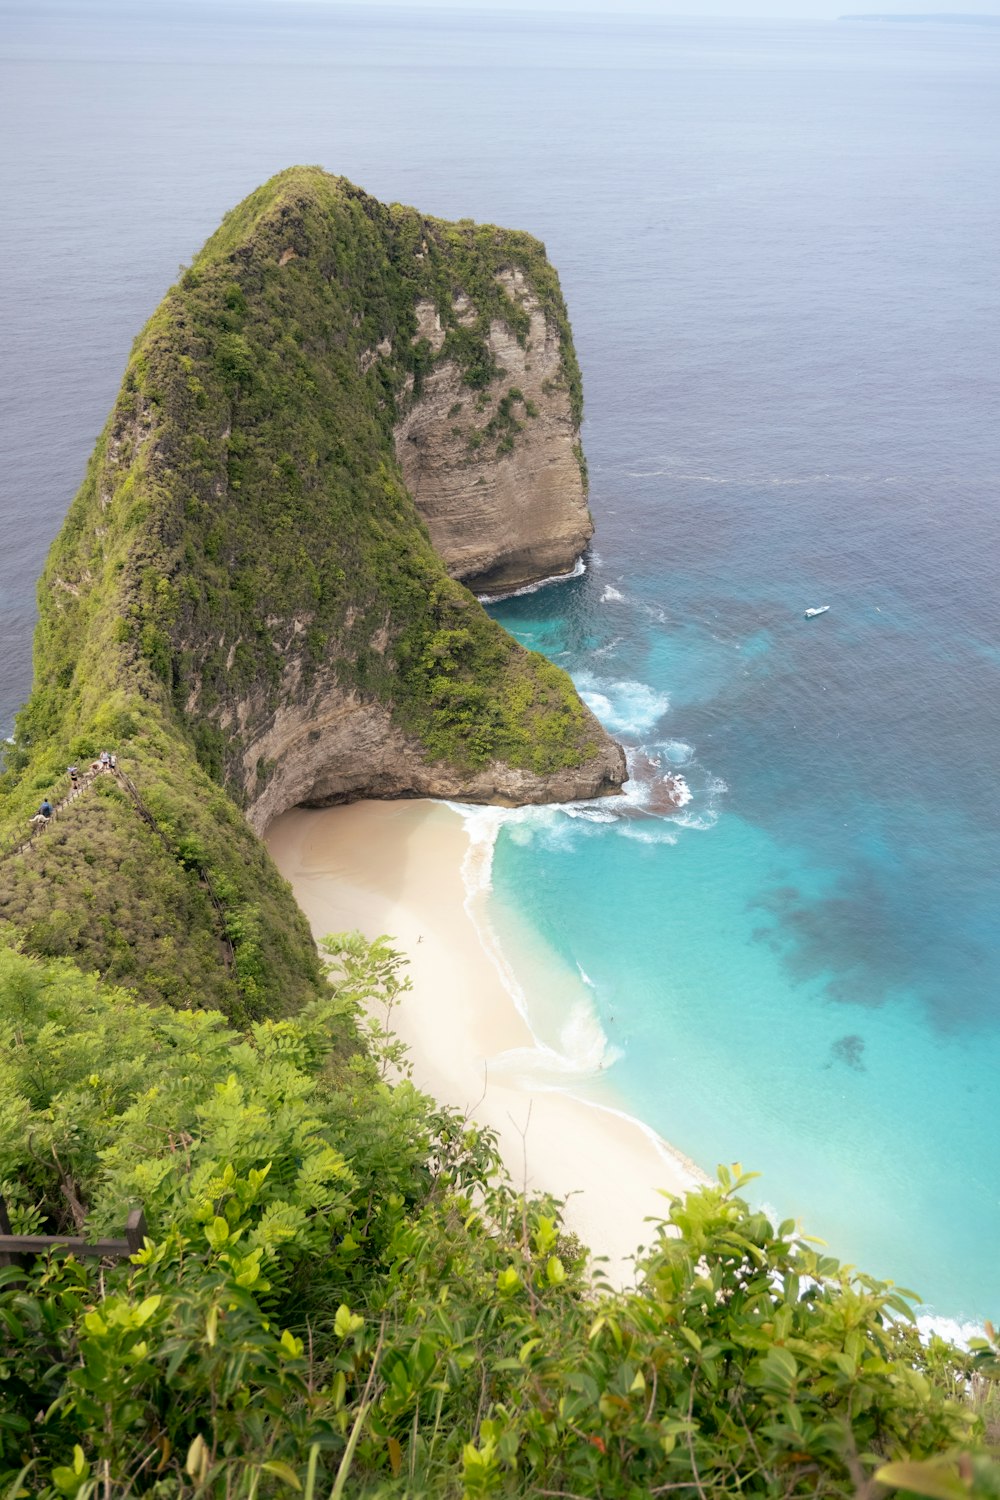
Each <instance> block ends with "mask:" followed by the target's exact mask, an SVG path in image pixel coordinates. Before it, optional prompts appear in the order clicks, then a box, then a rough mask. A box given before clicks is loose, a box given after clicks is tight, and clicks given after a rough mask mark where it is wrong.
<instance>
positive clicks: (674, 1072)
mask: <svg viewBox="0 0 1000 1500" xmlns="http://www.w3.org/2000/svg"><path fill="white" fill-rule="evenodd" d="M776 530H780V532H781V533H782V534H784V533H787V523H785V524H783V525H782V526H781V527H780V528H778V527H777V526H776ZM754 546H755V547H757V548H760V549H763V551H762V556H763V554H764V553H769V554H770V557H771V558H772V560H774V559H775V553H776V550H777V549H778V548H779V546H780V537H779V536H772V537H771V538H770V539H769V540H765V539H764V538H762V537H760V536H759V535H758V537H757V538H756V541H755V543H754ZM745 563H746V553H745V552H742V553H741V554H740V555H739V556H738V557H736V556H734V559H733V567H734V570H736V571H738V573H739V576H740V578H742V579H743V587H742V589H741V590H740V591H741V592H742V593H744V594H746V592H747V590H746V573H745ZM609 565H610V558H601V557H599V558H598V560H597V562H596V564H595V566H594V567H593V569H592V571H591V573H590V574H589V575H588V576H587V577H586V578H584V579H581V580H579V581H574V582H570V583H566V584H562V585H560V586H558V587H556V588H552V589H549V590H546V591H543V592H540V593H537V594H534V595H530V596H526V597H522V598H520V599H516V600H511V601H509V602H507V603H505V604H502V605H500V606H497V607H495V608H494V613H495V614H496V615H497V616H498V617H499V618H500V619H502V620H503V622H504V624H505V625H506V626H507V627H508V628H509V629H511V630H512V631H513V632H514V633H515V634H516V635H517V636H518V637H519V638H520V639H521V640H522V641H524V643H525V644H528V645H531V646H533V647H535V648H536V649H544V650H545V651H546V653H547V654H549V655H551V656H553V657H554V658H555V659H556V660H558V661H560V662H561V663H562V664H563V665H564V666H566V667H568V669H569V670H570V671H571V672H572V673H573V675H574V676H575V678H576V681H577V683H578V684H579V686H580V687H581V690H582V691H583V692H584V694H585V696H587V697H588V698H589V700H590V702H591V704H592V706H593V707H594V708H595V709H596V711H597V712H598V713H599V715H600V717H601V718H602V719H603V721H604V722H605V723H606V724H607V725H608V727H609V728H610V729H612V730H613V731H614V732H615V733H617V734H619V735H620V736H621V737H622V738H623V740H624V741H625V742H626V744H630V745H633V746H636V747H641V749H642V750H643V751H644V752H645V753H646V754H648V755H651V756H652V757H654V758H656V759H658V760H659V762H660V764H661V766H662V768H663V770H664V771H666V770H668V769H670V768H671V767H679V768H680V769H681V770H682V773H683V774H684V776H685V778H686V780H687V782H688V784H689V786H690V789H691V791H692V793H693V796H692V800H691V802H690V803H689V804H688V805H687V806H686V807H684V808H683V809H682V810H681V812H679V813H678V814H677V815H675V816H668V817H662V816H661V817H655V816H651V815H649V814H643V813H642V812H641V811H640V810H638V809H637V808H636V807H635V806H630V805H626V806H625V808H623V809H621V810H615V809H614V808H613V804H611V803H602V804H600V805H598V806H596V807H594V808H593V809H592V810H591V814H590V815H589V816H586V815H584V816H581V815H580V810H575V811H574V813H573V815H570V814H566V815H563V816H561V817H559V816H557V817H555V818H553V816H552V815H551V814H549V813H544V814H538V815H536V816H534V817H531V816H529V817H528V818H526V819H525V818H518V819H517V820H516V821H513V822H511V823H510V824H508V825H506V826H505V827H504V828H503V829H502V831H501V834H500V836H499V839H498V843H497V848H496V852H495V856H494V867H493V878H494V897H493V899H494V903H495V904H498V905H500V906H503V905H504V904H510V905H511V906H514V907H516V909H517V910H518V912H519V913H520V915H521V918H522V920H525V921H528V922H529V923H530V924H531V925H532V927H533V928H534V930H535V931H536V932H537V933H538V935H539V937H540V938H542V939H543V940H544V942H545V944H546V945H547V946H548V947H549V948H550V949H551V951H553V952H555V953H557V954H559V955H560V956H561V957H562V958H563V960H564V961H565V963H566V964H567V966H569V967H571V968H573V969H574V970H582V971H583V972H584V973H585V974H586V976H587V979H588V980H589V981H590V984H591V986H592V994H593V999H594V1003H595V1006H596V1010H597V1014H598V1017H599V1019H600V1022H601V1025H602V1027H603V1030H604V1032H605V1035H606V1037H607V1040H608V1044H609V1048H608V1053H607V1056H608V1057H610V1058H612V1059H614V1060H613V1061H612V1063H611V1067H610V1069H609V1070H608V1072H607V1074H606V1075H605V1076H606V1077H607V1079H608V1080H609V1081H610V1082H611V1083H612V1084H613V1085H614V1086H615V1087H616V1089H617V1091H618V1093H619V1095H620V1097H621V1098H622V1100H623V1101H624V1103H625V1104H626V1106H627V1107H628V1108H629V1109H631V1110H632V1111H633V1112H634V1113H635V1114H637V1115H638V1116H639V1117H640V1118H642V1119H643V1120H645V1121H647V1122H648V1123H650V1124H652V1125H653V1126H655V1127H656V1128H657V1129H658V1130H659V1131H660V1132H661V1133H662V1134H663V1135H665V1136H666V1137H667V1138H668V1139H669V1140H670V1141H672V1142H673V1143H674V1144H676V1145H677V1146H678V1147H680V1148H681V1149H682V1150H683V1151H684V1152H685V1153H686V1154H687V1155H689V1156H690V1157H692V1158H693V1159H694V1160H695V1161H696V1162H698V1164H699V1165H701V1166H702V1167H704V1168H705V1169H706V1170H709V1171H711V1170H713V1168H714V1166H715V1164H716V1163H717V1162H720V1161H725V1162H729V1161H733V1160H740V1161H742V1162H743V1164H744V1165H745V1166H747V1167H751V1168H753V1169H755V1170H758V1171H760V1172H761V1173H762V1177H761V1180H760V1182H759V1183H758V1184H757V1187H756V1191H757V1192H758V1194H759V1196H760V1198H761V1200H762V1201H764V1202H765V1203H767V1204H770V1205H772V1206H773V1207H774V1208H775V1210H776V1211H777V1212H778V1213H779V1214H780V1215H782V1216H784V1215H786V1214H791V1215H793V1216H798V1217H799V1218H800V1219H801V1220H802V1221H803V1223H804V1226H805V1228H806V1229H807V1231H809V1232H811V1233H814V1234H817V1235H820V1236H822V1237H823V1238H824V1239H825V1240H826V1241H827V1242H828V1243H829V1244H830V1246H831V1248H832V1249H833V1250H834V1252H835V1253H836V1254H838V1255H839V1256H840V1257H841V1258H842V1259H845V1260H849V1261H851V1262H853V1263H855V1264H858V1265H860V1266H861V1268H863V1269H865V1270H867V1271H869V1272H870V1273H872V1274H876V1275H879V1276H883V1277H887V1278H888V1277H891V1278H892V1279H893V1280H895V1281H897V1282H898V1283H901V1284H903V1285H907V1286H912V1287H914V1288H916V1289H917V1290H919V1291H920V1293H921V1294H922V1296H923V1297H924V1299H925V1301H926V1302H927V1303H928V1304H929V1305H930V1307H931V1308H932V1309H933V1310H935V1311H936V1312H938V1313H940V1314H942V1315H946V1316H950V1317H956V1318H959V1319H974V1318H983V1317H986V1316H989V1315H990V1313H991V1312H995V1310H996V1296H995V1292H996V1286H997V1279H996V1245H997V1243H998V1239H1000V1201H998V1193H997V1178H996V1161H997V1151H998V1147H1000V1129H998V1121H997V1110H996V1079H997V1076H998V1067H1000V1026H998V1024H997V1015H996V1010H995V997H996V980H997V977H998V976H997V953H996V941H995V940H996V915H995V914H996V910H997V906H996V902H997V896H998V888H997V875H996V869H997V866H996V856H997V852H998V850H997V842H996V829H995V826H991V819H990V817H989V814H988V810H987V808H986V807H978V808H977V807H976V806H975V804H974V803H973V804H971V805H969V804H966V805H965V806H963V805H962V801H961V798H960V796H959V795H958V794H959V793H960V792H965V793H966V795H968V790H969V788H968V787H967V786H966V785H965V784H963V782H962V781H961V780H960V771H961V767H956V765H955V763H954V754H953V753H952V754H949V746H948V744H947V743H945V744H942V743H941V742H942V741H945V742H947V741H949V740H950V739H952V738H953V737H954V736H955V735H956V734H957V732H958V730H957V726H955V725H953V724H952V725H948V724H947V723H942V722H940V720H939V719H938V716H937V713H936V712H935V711H934V710H933V708H932V706H931V705H929V704H928V703H927V702H926V700H919V691H920V677H919V675H915V676H911V678H910V679H909V681H908V682H903V683H899V682H898V681H894V679H895V678H896V676H897V675H898V674H899V673H901V672H904V671H906V670H907V668H908V664H909V667H910V670H913V664H914V662H915V661H918V660H923V658H924V657H925V655H926V654H927V653H928V652H930V653H931V654H932V655H933V654H935V653H934V650H933V647H934V643H933V641H932V640H931V639H930V632H931V630H932V628H933V626H932V623H931V622H924V623H923V626H922V625H921V621H920V620H919V619H916V618H913V617H911V618H910V619H908V620H907V621H906V623H905V628H904V626H903V624H902V623H901V621H900V619H899V615H900V613H901V606H900V605H899V604H898V603H897V604H895V605H891V604H889V603H886V602H883V604H882V606H881V609H876V607H875V605H874V604H873V603H872V602H871V601H870V600H869V601H865V600H863V599H862V598H861V597H860V595H858V594H852V592H851V590H850V587H849V585H845V584H844V583H839V584H838V585H837V586H836V587H834V586H833V585H831V583H830V582H829V580H827V583H826V592H825V593H823V594H822V598H821V597H820V594H819V593H817V592H816V586H815V583H812V584H810V585H807V586H803V585H801V584H799V583H797V582H796V581H794V580H793V579H792V578H791V577H789V578H788V580H787V587H786V601H785V603H783V604H779V603H778V602H777V597H776V593H775V592H772V591H771V590H769V589H767V583H768V579H767V577H766V576H765V577H764V578H762V579H761V583H762V584H763V585H764V592H763V594H762V596H761V597H759V598H758V600H757V601H756V602H754V601H753V600H752V598H749V597H745V598H743V599H737V600H733V599H731V598H728V596H727V593H726V584H725V580H724V579H720V578H719V577H718V576H717V575H716V574H715V571H714V568H713V579H712V588H713V590H718V601H719V602H718V605H717V607H716V608H714V609H713V608H711V607H705V608H703V610H702V611H701V613H700V615H699V613H698V611H697V610H695V609H694V608H692V610H691V611H690V613H689V612H688V610H686V609H685V608H684V607H683V605H681V606H678V605H677V603H676V591H675V589H674V587H673V585H672V588H671V593H672V594H673V599H672V603H671V609H670V612H669V613H668V612H667V611H666V610H664V609H662V607H661V606H660V604H659V603H658V602H657V601H658V600H660V599H662V597H663V590H662V585H661V584H659V583H657V582H656V580H655V579H654V578H651V577H649V576H647V577H645V578H644V577H643V575H642V574H636V575H635V576H633V577H628V576H620V575H619V573H616V574H615V578H616V581H615V582H614V583H613V584H611V585H610V588H611V590H612V592H610V593H609V584H608V575H609V572H610V566H609ZM764 571H765V572H767V571H770V570H767V569H765V570H764ZM695 592H696V593H700V589H695ZM734 592H735V589H734ZM616 595H617V596H619V597H616ZM828 597H829V598H832V599H833V600H834V601H835V602H834V604H833V607H832V608H831V611H830V614H829V615H827V616H824V617H823V618H822V619H820V620H816V621H812V622H807V621H805V620H804V619H803V618H802V609H801V607H800V606H801V605H803V604H804V603H805V602H806V601H807V600H811V601H815V602H826V601H827V598H828ZM877 597H878V598H879V599H881V600H883V601H888V600H891V598H892V590H891V589H882V590H880V591H879V593H878V595H877ZM890 611H891V617H890V618H889V619H883V618H882V617H881V616H882V614H883V613H889V612H890ZM820 632H822V634H820ZM884 635H888V636H889V637H890V639H889V641H888V642H886V641H885V640H883V639H882V637H883V636H884ZM966 649H967V650H970V651H974V644H973V643H972V642H969V643H968V645H967V647H966ZM948 655H949V656H950V657H951V663H952V664H951V669H950V671H949V672H947V676H950V677H951V678H952V681H953V687H954V676H955V674H956V672H958V671H959V670H960V667H961V665H962V658H963V655H964V652H963V650H962V649H961V648H959V647H958V646H953V647H952V650H951V651H950V652H949V653H948ZM859 657H860V658H861V660H860V661H859ZM965 665H966V668H968V665H969V664H968V663H965ZM882 672H885V673H886V674H888V676H887V677H883V676H882V675H881V673H882ZM626 674H628V675H626ZM945 675H946V672H942V676H945ZM862 682H863V683H864V686H862V685H861V684H862ZM945 690H946V687H945V686H943V687H942V691H945ZM977 693H978V689H977ZM910 694H912V695H913V696H914V697H915V698H917V699H918V701H916V702H915V703H914V705H913V711H912V714H909V715H907V714H901V713H900V712H898V711H897V710H894V703H895V704H896V705H897V709H898V704H899V702H900V701H901V700H905V699H906V698H907V697H908V696H909V695H910ZM960 696H961V695H960V693H958V692H957V691H956V692H955V698H956V700H958V699H959V698H960ZM960 708H961V705H960V703H959V702H958V701H956V705H955V711H956V712H958V711H960ZM968 718H969V715H968V714H966V720H967V721H968ZM935 741H937V743H935ZM967 758H968V757H967ZM883 776H884V777H886V778H887V779H885V780H883V779H882V778H883ZM632 792H633V797H637V798H638V799H639V806H640V807H641V799H642V795H643V794H642V790H641V788H640V789H639V790H638V791H636V790H635V789H632ZM631 801H632V798H630V799H627V803H628V802H631ZM497 923H498V925H499V926H500V928H501V930H502V928H503V920H502V916H501V915H500V914H499V913H497ZM515 966H516V960H515Z"/></svg>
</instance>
